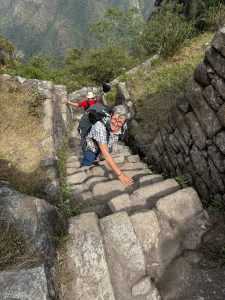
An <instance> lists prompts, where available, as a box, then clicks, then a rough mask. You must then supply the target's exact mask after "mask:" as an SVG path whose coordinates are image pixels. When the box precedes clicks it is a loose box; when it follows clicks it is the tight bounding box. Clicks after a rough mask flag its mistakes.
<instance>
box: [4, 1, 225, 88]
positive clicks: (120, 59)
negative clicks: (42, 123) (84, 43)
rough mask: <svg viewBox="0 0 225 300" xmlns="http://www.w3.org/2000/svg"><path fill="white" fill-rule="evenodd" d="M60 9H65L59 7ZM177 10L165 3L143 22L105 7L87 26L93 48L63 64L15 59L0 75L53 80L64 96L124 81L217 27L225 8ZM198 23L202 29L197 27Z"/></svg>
mask: <svg viewBox="0 0 225 300" xmlns="http://www.w3.org/2000/svg"><path fill="white" fill-rule="evenodd" d="M91 6H92V4H90V7H89V8H91ZM62 9H65V6H64V4H62ZM182 10H183V7H182V6H181V5H174V4H166V5H165V4H164V5H162V6H161V7H160V9H158V10H157V11H156V12H155V13H154V14H153V15H152V16H151V18H150V20H149V21H147V22H144V21H143V19H142V18H141V16H140V14H139V12H138V11H137V9H136V8H132V9H130V10H127V11H125V12H122V11H121V10H119V9H117V8H112V9H109V10H108V11H106V13H105V14H104V15H103V17H102V19H100V20H99V21H98V22H95V23H90V25H89V29H90V33H91V34H92V36H93V37H95V38H96V39H97V41H98V45H100V46H98V47H96V48H95V49H92V50H90V51H88V52H85V51H84V50H82V49H77V48H71V49H69V50H68V53H67V56H66V57H65V60H64V62H62V61H60V59H59V58H55V57H50V56H46V55H43V54H35V55H33V57H32V58H31V59H29V60H28V61H27V62H21V61H18V60H17V61H14V63H13V64H11V66H9V67H8V68H7V69H5V68H4V70H3V71H2V72H8V73H9V74H10V75H13V76H14V75H19V76H22V77H25V78H37V79H41V80H52V81H54V83H56V84H64V85H66V86H67V89H68V91H69V92H71V91H74V90H76V89H79V88H82V87H83V86H94V85H99V84H101V83H102V82H103V81H104V80H105V79H106V78H107V79H109V80H112V79H114V78H115V77H117V76H120V77H121V78H123V77H125V79H124V80H126V77H127V75H126V74H125V72H126V71H127V70H129V69H131V68H132V67H134V66H135V65H138V64H140V63H141V62H142V61H143V60H145V59H147V58H149V57H150V56H152V55H154V54H156V53H158V54H159V55H160V57H161V59H162V60H163V59H166V58H168V57H173V56H174V55H175V54H176V53H177V52H178V50H179V49H180V48H182V47H183V46H184V45H186V44H187V42H188V40H189V39H190V38H193V37H195V36H198V35H199V33H200V32H201V31H202V30H205V29H211V30H212V29H214V30H215V29H217V28H218V27H219V26H220V25H221V24H222V20H223V19H224V11H225V8H224V5H223V4H220V3H219V4H218V3H217V5H215V3H211V2H210V0H207V1H200V0H199V1H197V2H192V5H191V10H190V13H189V16H188V18H187V17H186V18H185V17H184V16H183V14H182ZM68 13H69V12H68ZM199 22H202V24H203V25H204V26H203V25H202V26H203V27H202V28H200V27H201V26H200V24H199ZM199 26H200V27H199ZM96 44H97V43H96ZM10 49H11V48H10ZM10 51H11V50H10ZM168 76H169V73H168ZM128 77H129V76H128ZM127 80H129V78H128V79H127ZM150 84H152V83H150Z"/></svg>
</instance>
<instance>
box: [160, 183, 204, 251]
mask: <svg viewBox="0 0 225 300" xmlns="http://www.w3.org/2000/svg"><path fill="white" fill-rule="evenodd" d="M156 209H157V210H158V211H159V213H160V214H161V215H162V216H164V217H165V218H167V219H168V220H172V221H173V223H174V224H176V226H179V227H180V228H181V231H182V233H183V241H182V242H183V244H184V245H185V248H186V249H196V248H197V247H198V246H200V243H201V237H202V235H203V234H204V233H205V232H206V230H207V229H208V226H209V218H208V215H207V213H206V212H205V211H203V207H202V203H201V201H200V199H199V196H198V194H197V192H196V191H195V190H194V189H193V188H191V187H189V188H185V189H182V190H180V191H177V192H175V193H173V194H171V195H167V196H165V197H163V198H161V199H160V200H159V201H157V203H156Z"/></svg>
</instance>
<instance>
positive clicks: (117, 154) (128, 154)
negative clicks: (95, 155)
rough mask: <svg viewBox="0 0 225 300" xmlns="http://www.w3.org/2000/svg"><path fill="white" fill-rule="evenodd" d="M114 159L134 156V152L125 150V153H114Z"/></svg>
mask: <svg viewBox="0 0 225 300" xmlns="http://www.w3.org/2000/svg"><path fill="white" fill-rule="evenodd" d="M111 155H112V157H113V158H114V157H121V156H124V157H127V156H131V155H132V152H131V151H130V150H126V149H125V150H123V151H120V152H113V153H112V154H111Z"/></svg>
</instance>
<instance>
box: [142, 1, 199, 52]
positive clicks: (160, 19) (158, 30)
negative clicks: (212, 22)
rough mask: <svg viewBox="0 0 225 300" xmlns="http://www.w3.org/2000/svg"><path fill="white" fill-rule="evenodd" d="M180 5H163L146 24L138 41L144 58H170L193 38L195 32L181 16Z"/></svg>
mask: <svg viewBox="0 0 225 300" xmlns="http://www.w3.org/2000/svg"><path fill="white" fill-rule="evenodd" d="M182 9H183V7H182V6H181V5H178V4H177V5H176V6H174V4H163V5H162V6H161V8H160V10H159V11H157V12H155V13H154V14H153V15H152V17H151V19H150V20H149V21H148V22H147V23H146V26H145V29H144V31H143V34H142V35H141V37H140V40H139V49H140V52H141V53H143V54H144V55H145V56H151V55H154V54H159V55H160V56H161V57H163V58H166V57H168V56H172V55H174V54H175V53H176V51H177V50H178V49H179V48H180V47H181V46H182V45H183V44H184V42H185V40H186V39H188V38H190V37H191V36H193V34H194V32H195V30H194V27H193V25H192V24H191V23H190V22H187V21H186V20H185V17H184V16H183V15H182V13H181V12H182Z"/></svg>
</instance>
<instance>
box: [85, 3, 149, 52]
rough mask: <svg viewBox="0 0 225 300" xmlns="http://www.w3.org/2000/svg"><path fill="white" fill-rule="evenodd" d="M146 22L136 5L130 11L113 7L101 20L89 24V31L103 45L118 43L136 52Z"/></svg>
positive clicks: (127, 49) (119, 45) (117, 44)
mask: <svg viewBox="0 0 225 300" xmlns="http://www.w3.org/2000/svg"><path fill="white" fill-rule="evenodd" d="M144 24H145V23H144V20H143V19H142V17H141V15H140V13H139V10H138V9H137V8H136V7H133V8H131V9H130V10H128V12H122V11H121V10H120V9H118V8H111V9H108V10H107V11H106V12H105V14H104V15H103V18H102V19H101V20H100V21H98V22H96V23H93V24H90V25H89V31H90V33H92V34H93V35H94V36H95V37H96V38H97V40H98V41H99V42H100V43H101V44H102V45H108V46H111V45H116V46H117V47H121V48H124V49H126V51H128V52H130V53H134V52H135V51H136V46H137V39H138V37H139V35H140V33H141V32H142V31H143V28H144Z"/></svg>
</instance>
